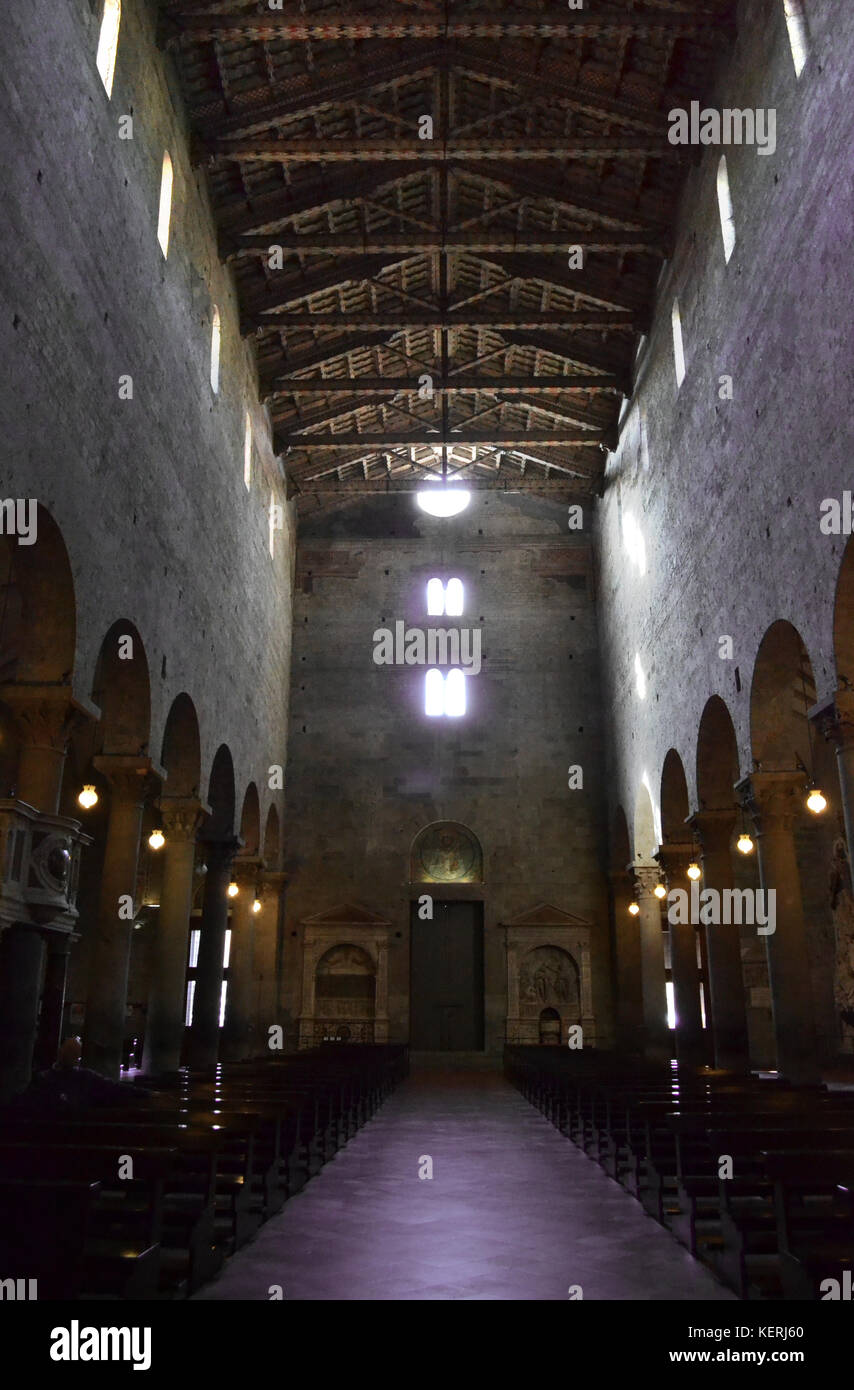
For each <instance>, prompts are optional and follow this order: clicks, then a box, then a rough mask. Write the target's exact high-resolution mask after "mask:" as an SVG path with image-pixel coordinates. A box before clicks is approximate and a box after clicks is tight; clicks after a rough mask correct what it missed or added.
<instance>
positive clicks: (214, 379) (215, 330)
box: [211, 305, 222, 396]
mask: <svg viewBox="0 0 854 1390" xmlns="http://www.w3.org/2000/svg"><path fill="white" fill-rule="evenodd" d="M221 343H222V324H221V322H220V317H219V309H218V308H217V306H216V305H214V311H213V324H212V325H211V390H212V391H213V393H214V395H215V396H216V395H218V394H219V354H220V346H221Z"/></svg>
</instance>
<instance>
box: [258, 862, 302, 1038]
mask: <svg viewBox="0 0 854 1390" xmlns="http://www.w3.org/2000/svg"><path fill="white" fill-rule="evenodd" d="M287 881H288V876H287V874H284V873H280V872H279V871H277V870H272V869H265V870H264V872H263V874H262V876H261V882H262V887H263V894H262V897H261V901H262V904H263V906H262V909H261V911H260V912H259V913H258V916H257V918H256V920H255V938H254V951H253V961H252V1037H253V1038H254V1039H255V1048H256V1055H257V1056H260V1057H268V1056H270V1051H269V1047H268V1043H269V1039H270V1034H269V1029H270V1028H271V1027H272V1026H273V1025H274V1024H277V1023H281V1022H282V1020H281V1018H280V1016H279V1012H280V1010H279V979H278V970H279V958H278V946H279V921H280V917H281V911H282V896H283V891H284V887H285V884H286V883H287ZM291 1026H292V1027H293V1024H292V1025H291ZM290 1045H291V1044H289V1043H286V1046H290ZM294 1045H295V1043H294Z"/></svg>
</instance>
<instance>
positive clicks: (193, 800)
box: [157, 796, 208, 843]
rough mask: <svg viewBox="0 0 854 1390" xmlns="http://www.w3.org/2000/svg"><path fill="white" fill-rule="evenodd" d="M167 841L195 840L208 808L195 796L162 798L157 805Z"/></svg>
mask: <svg viewBox="0 0 854 1390" xmlns="http://www.w3.org/2000/svg"><path fill="white" fill-rule="evenodd" d="M157 805H158V807H159V808H160V820H161V824H162V826H163V833H164V835H165V836H166V839H167V841H169V840H172V841H176V840H177V841H184V842H185V843H186V842H187V841H189V840H195V838H196V836H197V834H198V832H199V830H200V829H201V827H202V825H203V824H204V819H205V816H206V815H208V807H207V806H205V805H204V803H203V802H201V801H199V800H198V798H197V797H195V796H161V798H160V800H159V801H158V803H157Z"/></svg>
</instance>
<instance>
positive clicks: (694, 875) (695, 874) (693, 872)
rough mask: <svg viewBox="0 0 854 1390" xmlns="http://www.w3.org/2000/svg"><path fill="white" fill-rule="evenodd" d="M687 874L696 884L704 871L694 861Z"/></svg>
mask: <svg viewBox="0 0 854 1390" xmlns="http://www.w3.org/2000/svg"><path fill="white" fill-rule="evenodd" d="M686 873H687V875H688V877H689V878H690V879H692V880H693V881H694V882H695V883H696V881H697V879H698V878H700V876H701V874H702V869H701V868H700V866H699V864H697V863H695V862H694V861H693V860H692V862H691V863H690V864H689V865H688V868H687V869H686Z"/></svg>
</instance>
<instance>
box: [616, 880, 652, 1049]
mask: <svg viewBox="0 0 854 1390" xmlns="http://www.w3.org/2000/svg"><path fill="white" fill-rule="evenodd" d="M610 880H611V897H612V902H613V906H614V968H615V974H616V981H615V984H616V995H617V1046H618V1048H619V1049H620V1051H624V1052H642V1051H643V1046H644V1013H643V985H642V972H641V934H640V918H639V917H633V916H632V915H631V913H630V912H629V903H631V902H633V901H634V887H633V884H632V878H631V875H630V873H629V872H628V870H627V869H615V870H614V871H613V872H612V873H611V874H610Z"/></svg>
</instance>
